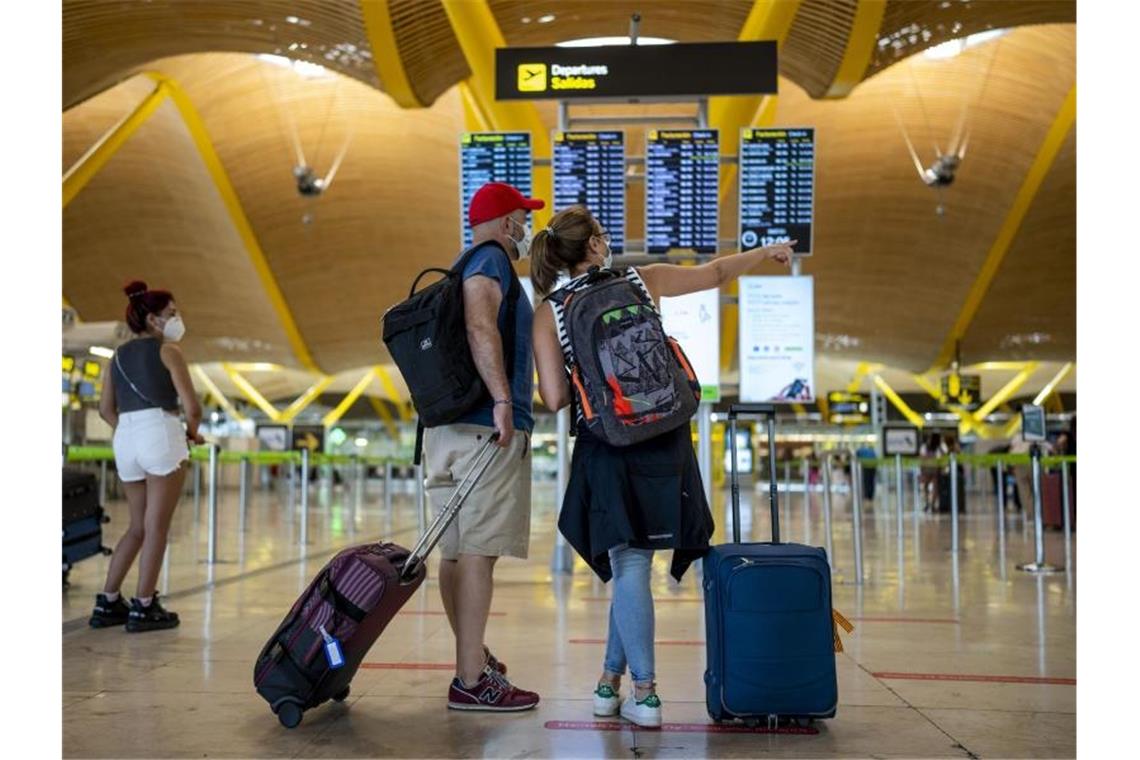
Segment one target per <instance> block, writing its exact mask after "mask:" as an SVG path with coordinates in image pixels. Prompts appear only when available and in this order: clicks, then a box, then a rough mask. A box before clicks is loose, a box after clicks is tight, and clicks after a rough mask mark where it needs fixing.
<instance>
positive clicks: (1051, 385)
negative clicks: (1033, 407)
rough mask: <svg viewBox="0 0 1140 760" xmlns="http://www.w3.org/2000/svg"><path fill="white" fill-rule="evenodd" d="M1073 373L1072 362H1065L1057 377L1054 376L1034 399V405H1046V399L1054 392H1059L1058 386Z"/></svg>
mask: <svg viewBox="0 0 1140 760" xmlns="http://www.w3.org/2000/svg"><path fill="white" fill-rule="evenodd" d="M1072 371H1073V363H1072V362H1065V364H1064V366H1063V367H1061V370H1060V371H1059V372H1058V373H1057V374H1056V375H1054V376H1053V379H1052V380H1050V381H1049V382H1048V383H1046V385H1045V387H1044V388H1042V389H1041V392H1040V393H1038V394H1037V396H1036V398H1034V399H1033V403H1034V404H1042V403H1044V401H1045V399H1047V398H1049V397H1050V396H1052V395H1053V391H1055V390H1057V386H1058V385H1060V384H1061V381H1062V380H1064V379H1065V378H1066V377H1068V375H1069V373H1070V372H1072Z"/></svg>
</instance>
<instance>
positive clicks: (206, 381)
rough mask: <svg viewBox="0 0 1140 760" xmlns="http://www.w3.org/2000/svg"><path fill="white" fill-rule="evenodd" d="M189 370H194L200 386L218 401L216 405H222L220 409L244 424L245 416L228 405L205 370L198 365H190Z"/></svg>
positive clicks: (224, 396) (224, 395)
mask: <svg viewBox="0 0 1140 760" xmlns="http://www.w3.org/2000/svg"><path fill="white" fill-rule="evenodd" d="M191 369H192V370H194V374H195V375H196V376H197V377H198V379H199V380H201V381H202V385H204V386H206V390H208V391H209V392H210V395H212V396H213V397H214V398H216V399H217V400H218V403H220V404H221V405H222V408H223V409H225V410H226V412H227V413H228V414H229V415H230V416H231V417H233V418H234V419H235V420H237V421H238V422H245V416H244V415H243V414H242V413H241V412H239V411H238V410H237V407H235V406H234V405H233V404H232V403H230V400H229V399H228V398H226V394H224V393H222V392H221V391H220V390H219V389H218V386H217V385H216V384H215V383H214V381H213V380H211V379H210V376H209V375H207V374H206V370H204V369H202V366H201V365H200V364H194V365H192V366H191Z"/></svg>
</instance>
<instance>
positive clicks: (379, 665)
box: [360, 662, 455, 670]
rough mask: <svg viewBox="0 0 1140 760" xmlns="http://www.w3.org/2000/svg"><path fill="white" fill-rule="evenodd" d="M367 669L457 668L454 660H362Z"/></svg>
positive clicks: (361, 665) (362, 664) (361, 664)
mask: <svg viewBox="0 0 1140 760" xmlns="http://www.w3.org/2000/svg"><path fill="white" fill-rule="evenodd" d="M360 667H362V668H365V669H367V670H455V663H454V662H362V663H360Z"/></svg>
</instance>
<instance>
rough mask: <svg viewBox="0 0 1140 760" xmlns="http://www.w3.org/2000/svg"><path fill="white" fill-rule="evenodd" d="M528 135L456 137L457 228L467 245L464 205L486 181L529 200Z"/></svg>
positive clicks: (529, 166) (472, 134)
mask: <svg viewBox="0 0 1140 760" xmlns="http://www.w3.org/2000/svg"><path fill="white" fill-rule="evenodd" d="M531 168H532V166H531V157H530V132H464V133H463V135H462V136H461V137H460V138H459V228H460V230H462V235H463V248H464V249H466V248H469V247H470V246H471V226H470V225H468V224H467V206H468V205H469V204H470V203H471V196H473V195H475V191H476V190H478V189H479V188H480V187H482V186H483V185H485V184H487V183H488V182H506V183H507V184H508V185H514V186H515V187H516V188H518V191H519V192H520V193H522V194H523V195H525V196H527V197H528V198H529V197H531Z"/></svg>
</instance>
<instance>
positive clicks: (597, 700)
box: [594, 683, 621, 718]
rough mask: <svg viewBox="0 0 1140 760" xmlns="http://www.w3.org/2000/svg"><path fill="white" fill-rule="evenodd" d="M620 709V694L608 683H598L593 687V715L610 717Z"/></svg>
mask: <svg viewBox="0 0 1140 760" xmlns="http://www.w3.org/2000/svg"><path fill="white" fill-rule="evenodd" d="M620 709H621V695H620V694H618V692H616V691H614V688H613V687H612V686H610V685H609V684H608V683H600V684H598V688H596V689H594V715H596V716H598V717H599V718H612V717H613V716H615V715H617V714H618V711H619V710H620Z"/></svg>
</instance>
